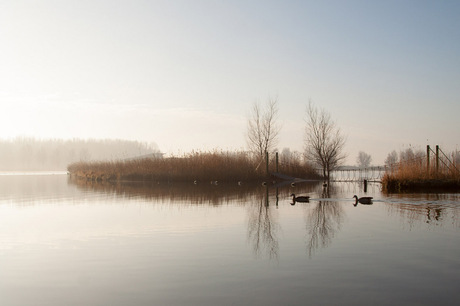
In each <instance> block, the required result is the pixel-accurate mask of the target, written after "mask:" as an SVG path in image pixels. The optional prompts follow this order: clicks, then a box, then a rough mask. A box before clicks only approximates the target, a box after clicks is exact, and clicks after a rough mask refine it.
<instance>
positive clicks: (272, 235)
mask: <svg viewBox="0 0 460 306" xmlns="http://www.w3.org/2000/svg"><path fill="white" fill-rule="evenodd" d="M278 192H279V191H278V189H276V191H275V205H276V206H278V199H279V196H278ZM247 210H248V240H249V241H250V242H251V243H252V247H253V251H254V254H255V255H256V256H260V255H261V254H263V253H267V255H268V257H269V258H270V259H278V251H279V243H278V238H277V231H278V230H279V229H280V225H279V223H278V222H277V220H276V216H275V215H274V212H275V211H276V210H273V209H271V208H270V194H269V189H268V187H267V186H266V187H265V191H264V193H261V194H260V196H259V198H258V199H254V204H253V205H247Z"/></svg>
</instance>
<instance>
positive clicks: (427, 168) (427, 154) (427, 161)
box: [426, 145, 430, 174]
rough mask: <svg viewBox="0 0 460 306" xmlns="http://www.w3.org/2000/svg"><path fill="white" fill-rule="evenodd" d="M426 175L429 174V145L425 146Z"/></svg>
mask: <svg viewBox="0 0 460 306" xmlns="http://www.w3.org/2000/svg"><path fill="white" fill-rule="evenodd" d="M426 173H428V174H430V145H427V146H426Z"/></svg>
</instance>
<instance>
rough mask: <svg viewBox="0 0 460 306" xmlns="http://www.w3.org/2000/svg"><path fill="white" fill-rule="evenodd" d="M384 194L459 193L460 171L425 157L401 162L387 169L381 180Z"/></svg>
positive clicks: (451, 165)
mask: <svg viewBox="0 0 460 306" xmlns="http://www.w3.org/2000/svg"><path fill="white" fill-rule="evenodd" d="M382 188H383V190H384V191H386V192H404V191H438V190H439V191H460V171H459V170H458V168H457V167H456V165H455V163H447V162H445V163H439V162H438V165H437V166H436V162H435V161H432V162H430V166H428V165H427V161H426V157H425V156H420V157H419V158H415V159H411V160H401V161H400V162H399V163H397V164H395V165H393V166H389V167H387V171H386V173H385V174H384V176H383V178H382Z"/></svg>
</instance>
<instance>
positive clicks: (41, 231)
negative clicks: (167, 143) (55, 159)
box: [0, 173, 460, 305]
mask: <svg viewBox="0 0 460 306" xmlns="http://www.w3.org/2000/svg"><path fill="white" fill-rule="evenodd" d="M293 192H294V193H296V194H299V195H300V194H309V195H310V196H311V197H312V199H311V201H310V203H296V205H291V199H290V197H289V195H290V194H291V193H293ZM276 193H277V190H276V188H273V187H270V188H268V189H265V187H262V186H256V187H248V186H244V185H243V186H233V185H232V186H225V185H217V186H214V185H210V184H204V183H203V184H198V185H193V184H192V183H191V184H185V185H161V184H160V185H158V184H139V183H138V184H134V183H132V184H123V185H120V184H118V185H111V184H91V183H82V182H80V183H78V182H72V181H69V180H68V178H67V176H66V175H63V174H58V175H51V174H50V173H46V174H43V173H42V174H36V175H24V174H15V175H0V271H1V274H0V275H1V276H0V305H305V304H313V305H337V304H340V305H368V304H370V303H372V304H374V305H388V304H404V305H433V304H438V305H449V304H451V305H456V304H458V303H459V302H460V292H459V290H458V284H459V283H460V235H459V234H460V222H459V213H460V205H459V204H460V195H459V194H406V195H402V196H399V195H391V196H386V195H383V194H381V193H380V191H379V185H378V184H370V185H369V187H368V192H367V194H366V195H367V196H373V197H374V199H375V201H374V203H373V205H361V204H359V205H357V206H356V207H355V206H354V205H353V203H354V201H353V200H352V199H351V198H352V196H353V195H354V194H357V195H358V196H363V195H364V193H363V192H362V186H360V185H359V184H352V183H340V184H334V185H331V186H330V189H329V194H327V193H325V192H323V188H322V186H321V184H313V185H298V186H296V187H291V186H289V185H288V186H286V187H283V188H279V189H278V205H277V203H276V202H277V201H276V196H277V195H276ZM267 195H268V197H267ZM267 199H268V206H267Z"/></svg>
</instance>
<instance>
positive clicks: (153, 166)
mask: <svg viewBox="0 0 460 306" xmlns="http://www.w3.org/2000/svg"><path fill="white" fill-rule="evenodd" d="M270 164H271V165H270V169H269V170H270V171H275V169H274V162H273V159H272V160H271V162H270ZM67 169H68V171H69V172H70V174H71V175H72V176H76V177H80V178H86V179H90V180H103V181H115V180H118V181H120V180H126V181H139V180H144V181H168V182H169V181H171V182H173V181H176V182H185V181H221V182H229V181H258V180H264V179H267V173H266V165H265V161H264V160H261V159H260V158H255V157H254V156H252V155H250V154H247V153H244V152H241V153H239V152H236V153H222V152H192V153H189V154H186V155H184V156H182V157H170V158H158V159H150V158H149V159H139V160H125V161H123V160H118V161H102V162H77V163H73V164H70V165H69V166H68V168H67ZM278 171H279V172H281V173H284V174H288V175H291V176H293V177H303V178H305V177H310V178H317V177H318V175H317V174H316V172H315V171H314V169H313V168H312V167H311V166H310V165H309V164H308V163H305V162H303V161H302V160H300V159H293V160H290V161H289V162H288V163H281V164H280V165H279V169H278Z"/></svg>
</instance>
